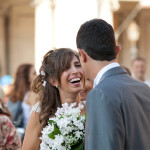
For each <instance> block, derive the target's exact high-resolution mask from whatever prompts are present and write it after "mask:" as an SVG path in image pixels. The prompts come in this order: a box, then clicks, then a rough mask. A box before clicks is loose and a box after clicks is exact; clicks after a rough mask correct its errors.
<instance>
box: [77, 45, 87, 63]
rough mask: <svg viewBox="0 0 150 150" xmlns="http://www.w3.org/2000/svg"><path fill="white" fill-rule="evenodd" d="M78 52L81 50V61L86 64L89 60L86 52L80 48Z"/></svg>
mask: <svg viewBox="0 0 150 150" xmlns="http://www.w3.org/2000/svg"><path fill="white" fill-rule="evenodd" d="M78 50H79V55H80V61H82V62H86V60H87V56H86V52H85V51H84V50H82V49H80V48H78Z"/></svg>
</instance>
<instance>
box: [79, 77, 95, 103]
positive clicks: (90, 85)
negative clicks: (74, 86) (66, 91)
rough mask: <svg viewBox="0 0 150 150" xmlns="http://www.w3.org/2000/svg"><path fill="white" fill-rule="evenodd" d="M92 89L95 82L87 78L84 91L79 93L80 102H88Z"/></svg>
mask: <svg viewBox="0 0 150 150" xmlns="http://www.w3.org/2000/svg"><path fill="white" fill-rule="evenodd" d="M92 88H93V82H92V81H91V80H90V79H89V78H87V77H85V79H84V85H83V90H82V91H81V92H80V93H79V99H80V101H86V97H87V95H88V93H89V91H90V90H91V89H92Z"/></svg>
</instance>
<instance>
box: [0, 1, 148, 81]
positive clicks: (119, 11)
mask: <svg viewBox="0 0 150 150" xmlns="http://www.w3.org/2000/svg"><path fill="white" fill-rule="evenodd" d="M144 1H146V0H144ZM149 16H150V7H149V4H144V5H142V4H141V1H140V0H130V1H129V0H0V76H2V75H4V74H10V75H12V76H14V74H15V71H16V68H17V67H18V66H19V65H20V64H21V63H26V62H29V63H33V64H34V65H35V67H36V69H37V70H38V69H39V66H40V64H41V60H42V56H43V55H44V53H46V52H47V51H48V50H50V49H54V48H60V47H70V48H72V49H75V50H76V43H75V37H76V33H77V31H78V29H79V27H80V25H81V24H82V23H83V22H85V21H86V20H89V19H92V18H102V19H104V20H106V21H107V22H109V23H110V24H112V25H113V26H114V29H115V32H116V37H117V38H116V40H117V43H118V44H119V45H120V46H121V52H120V55H119V58H118V61H119V62H120V64H121V65H124V66H126V67H128V68H130V64H131V60H132V59H133V58H134V57H136V56H142V57H144V58H145V59H146V60H147V63H148V65H150V59H149V57H150V42H149V39H150V17H149ZM133 20H134V22H135V24H136V25H137V26H138V31H136V32H139V33H138V34H139V37H138V38H137V40H136V42H134V46H136V51H135V52H134V51H133V49H132V47H133V41H131V39H130V40H129V37H128V31H129V25H130V23H132V21H133ZM131 31H132V30H131ZM130 34H131V35H132V32H131V33H130ZM133 34H134V33H133ZM133 52H134V53H133ZM146 76H147V78H148V79H150V67H149V68H148V71H147V74H146Z"/></svg>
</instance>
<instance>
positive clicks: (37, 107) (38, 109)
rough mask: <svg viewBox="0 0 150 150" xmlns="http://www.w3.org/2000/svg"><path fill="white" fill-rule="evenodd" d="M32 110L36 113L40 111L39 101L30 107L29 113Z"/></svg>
mask: <svg viewBox="0 0 150 150" xmlns="http://www.w3.org/2000/svg"><path fill="white" fill-rule="evenodd" d="M33 111H34V112H37V113H40V111H41V108H40V102H37V103H36V104H35V105H34V106H33V107H32V109H31V113H32V112H33Z"/></svg>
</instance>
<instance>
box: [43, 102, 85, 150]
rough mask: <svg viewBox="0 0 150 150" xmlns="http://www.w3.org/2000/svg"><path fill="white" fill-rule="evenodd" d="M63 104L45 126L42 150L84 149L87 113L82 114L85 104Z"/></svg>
mask: <svg viewBox="0 0 150 150" xmlns="http://www.w3.org/2000/svg"><path fill="white" fill-rule="evenodd" d="M76 105H77V104H76V103H72V104H70V105H69V104H67V103H65V104H62V108H58V109H57V112H56V113H55V117H54V118H49V121H48V125H47V126H46V127H45V128H43V130H42V132H41V133H42V136H41V138H40V139H41V140H42V142H41V144H40V150H77V149H78V150H82V149H83V140H84V134H85V119H86V117H85V115H81V110H82V109H83V108H84V106H83V105H81V104H79V105H78V106H76Z"/></svg>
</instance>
